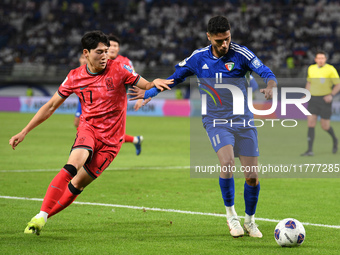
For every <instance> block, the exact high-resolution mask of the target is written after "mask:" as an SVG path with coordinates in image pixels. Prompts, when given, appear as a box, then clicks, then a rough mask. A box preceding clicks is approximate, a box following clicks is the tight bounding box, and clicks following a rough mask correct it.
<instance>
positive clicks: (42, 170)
mask: <svg viewBox="0 0 340 255" xmlns="http://www.w3.org/2000/svg"><path fill="white" fill-rule="evenodd" d="M167 169H190V166H148V167H139V166H137V167H117V168H108V169H105V171H128V170H167ZM56 171H60V168H55V169H21V170H0V173H31V172H32V173H33V172H56Z"/></svg>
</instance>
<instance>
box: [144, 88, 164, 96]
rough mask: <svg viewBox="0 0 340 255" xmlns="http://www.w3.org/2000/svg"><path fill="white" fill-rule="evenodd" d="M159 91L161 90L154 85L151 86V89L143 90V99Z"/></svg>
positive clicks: (155, 94)
mask: <svg viewBox="0 0 340 255" xmlns="http://www.w3.org/2000/svg"><path fill="white" fill-rule="evenodd" d="M159 92H161V90H159V89H157V88H156V87H152V88H151V89H148V90H146V91H145V93H144V99H148V98H149V97H155V96H157V95H158V93H159Z"/></svg>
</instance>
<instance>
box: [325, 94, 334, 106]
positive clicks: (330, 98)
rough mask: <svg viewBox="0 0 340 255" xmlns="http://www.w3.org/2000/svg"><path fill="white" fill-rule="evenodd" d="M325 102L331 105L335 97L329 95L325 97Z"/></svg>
mask: <svg viewBox="0 0 340 255" xmlns="http://www.w3.org/2000/svg"><path fill="white" fill-rule="evenodd" d="M323 100H324V101H325V102H326V103H328V104H329V103H331V102H332V100H333V96H332V95H331V94H329V95H327V96H324V97H323Z"/></svg>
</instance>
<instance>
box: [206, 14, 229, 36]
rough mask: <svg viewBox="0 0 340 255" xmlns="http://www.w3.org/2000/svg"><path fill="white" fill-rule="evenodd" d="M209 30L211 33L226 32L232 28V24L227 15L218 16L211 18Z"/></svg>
mask: <svg viewBox="0 0 340 255" xmlns="http://www.w3.org/2000/svg"><path fill="white" fill-rule="evenodd" d="M207 30H208V33H209V34H211V35H216V34H218V33H224V32H226V31H229V30H230V24H229V21H228V19H227V18H226V17H223V16H216V17H213V18H211V19H210V20H209V22H208V29H207Z"/></svg>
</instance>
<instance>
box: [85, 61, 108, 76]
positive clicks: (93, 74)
mask: <svg viewBox="0 0 340 255" xmlns="http://www.w3.org/2000/svg"><path fill="white" fill-rule="evenodd" d="M106 67H107V63H106V66H105V68H104V69H103V70H101V71H100V72H97V73H92V72H91V71H90V69H89V68H88V67H87V64H86V72H87V73H88V74H89V75H92V76H96V75H100V74H102V73H104V72H105V70H106Z"/></svg>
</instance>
